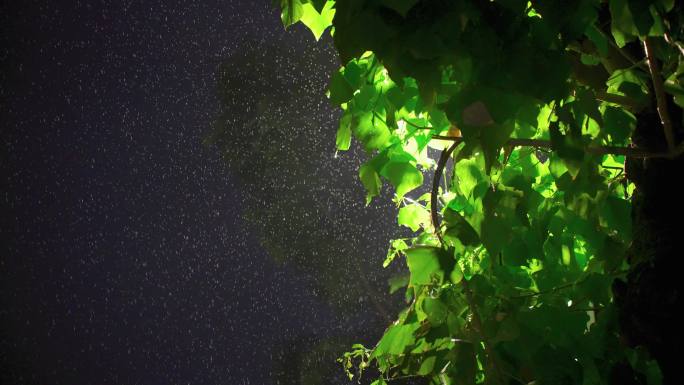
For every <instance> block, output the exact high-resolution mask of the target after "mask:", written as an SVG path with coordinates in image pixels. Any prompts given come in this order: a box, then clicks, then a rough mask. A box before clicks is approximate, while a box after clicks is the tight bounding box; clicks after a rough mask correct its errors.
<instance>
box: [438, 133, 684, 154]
mask: <svg viewBox="0 0 684 385" xmlns="http://www.w3.org/2000/svg"><path fill="white" fill-rule="evenodd" d="M432 138H433V139H440V140H451V141H453V142H455V143H461V142H463V141H464V140H463V138H462V137H460V136H444V135H433V136H432ZM504 146H513V147H536V148H552V146H551V141H549V140H543V139H519V138H511V139H509V140H508V142H506V144H504ZM586 151H587V152H588V153H590V154H596V155H608V154H612V155H624V156H626V157H630V158H670V157H672V155H673V154H675V155H676V154H677V153H683V152H684V143H683V144H681V145H680V146H678V147H677V148H676V149H675V150H674V151H673V152H651V151H646V150H643V149H640V148H636V147H617V146H589V147H587V148H586Z"/></svg>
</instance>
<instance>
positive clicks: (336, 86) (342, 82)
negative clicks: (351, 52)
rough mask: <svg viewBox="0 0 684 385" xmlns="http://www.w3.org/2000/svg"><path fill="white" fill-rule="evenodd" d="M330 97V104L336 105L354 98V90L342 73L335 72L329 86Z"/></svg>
mask: <svg viewBox="0 0 684 385" xmlns="http://www.w3.org/2000/svg"><path fill="white" fill-rule="evenodd" d="M328 92H329V94H328V97H329V98H330V102H332V103H333V104H336V105H340V104H343V103H346V102H348V101H350V100H351V98H352V97H353V96H354V90H353V89H352V87H351V86H350V85H349V83H348V82H347V80H346V79H345V78H344V75H342V73H340V72H339V71H338V72H335V73H334V74H333V76H332V78H331V79H330V85H328Z"/></svg>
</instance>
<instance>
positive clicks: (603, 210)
mask: <svg viewBox="0 0 684 385" xmlns="http://www.w3.org/2000/svg"><path fill="white" fill-rule="evenodd" d="M600 220H601V225H602V226H605V227H608V228H609V229H613V230H615V231H617V233H618V236H619V237H620V238H622V239H623V240H628V239H630V237H631V231H632V218H631V205H630V203H629V201H626V200H624V199H620V198H616V197H608V198H607V199H606V201H605V202H604V203H603V204H602V205H601V207H600Z"/></svg>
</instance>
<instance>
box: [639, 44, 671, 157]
mask: <svg viewBox="0 0 684 385" xmlns="http://www.w3.org/2000/svg"><path fill="white" fill-rule="evenodd" d="M644 53H645V54H646V58H647V59H648V70H649V71H650V72H651V80H653V92H654V93H655V96H656V103H657V110H658V115H660V122H661V123H662V124H663V130H664V131H665V140H666V141H667V148H668V150H670V154H674V151H675V140H674V131H673V130H672V121H670V114H669V113H668V111H667V99H665V90H664V88H663V79H662V78H661V77H660V69H659V68H658V62H656V58H655V55H654V54H653V39H652V38H650V37H647V38H646V40H644Z"/></svg>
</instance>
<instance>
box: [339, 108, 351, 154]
mask: <svg viewBox="0 0 684 385" xmlns="http://www.w3.org/2000/svg"><path fill="white" fill-rule="evenodd" d="M351 121H352V115H351V114H344V115H343V116H342V118H341V119H340V126H339V128H338V129H337V138H336V139H335V147H337V149H338V150H340V151H347V150H349V146H350V145H351Z"/></svg>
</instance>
